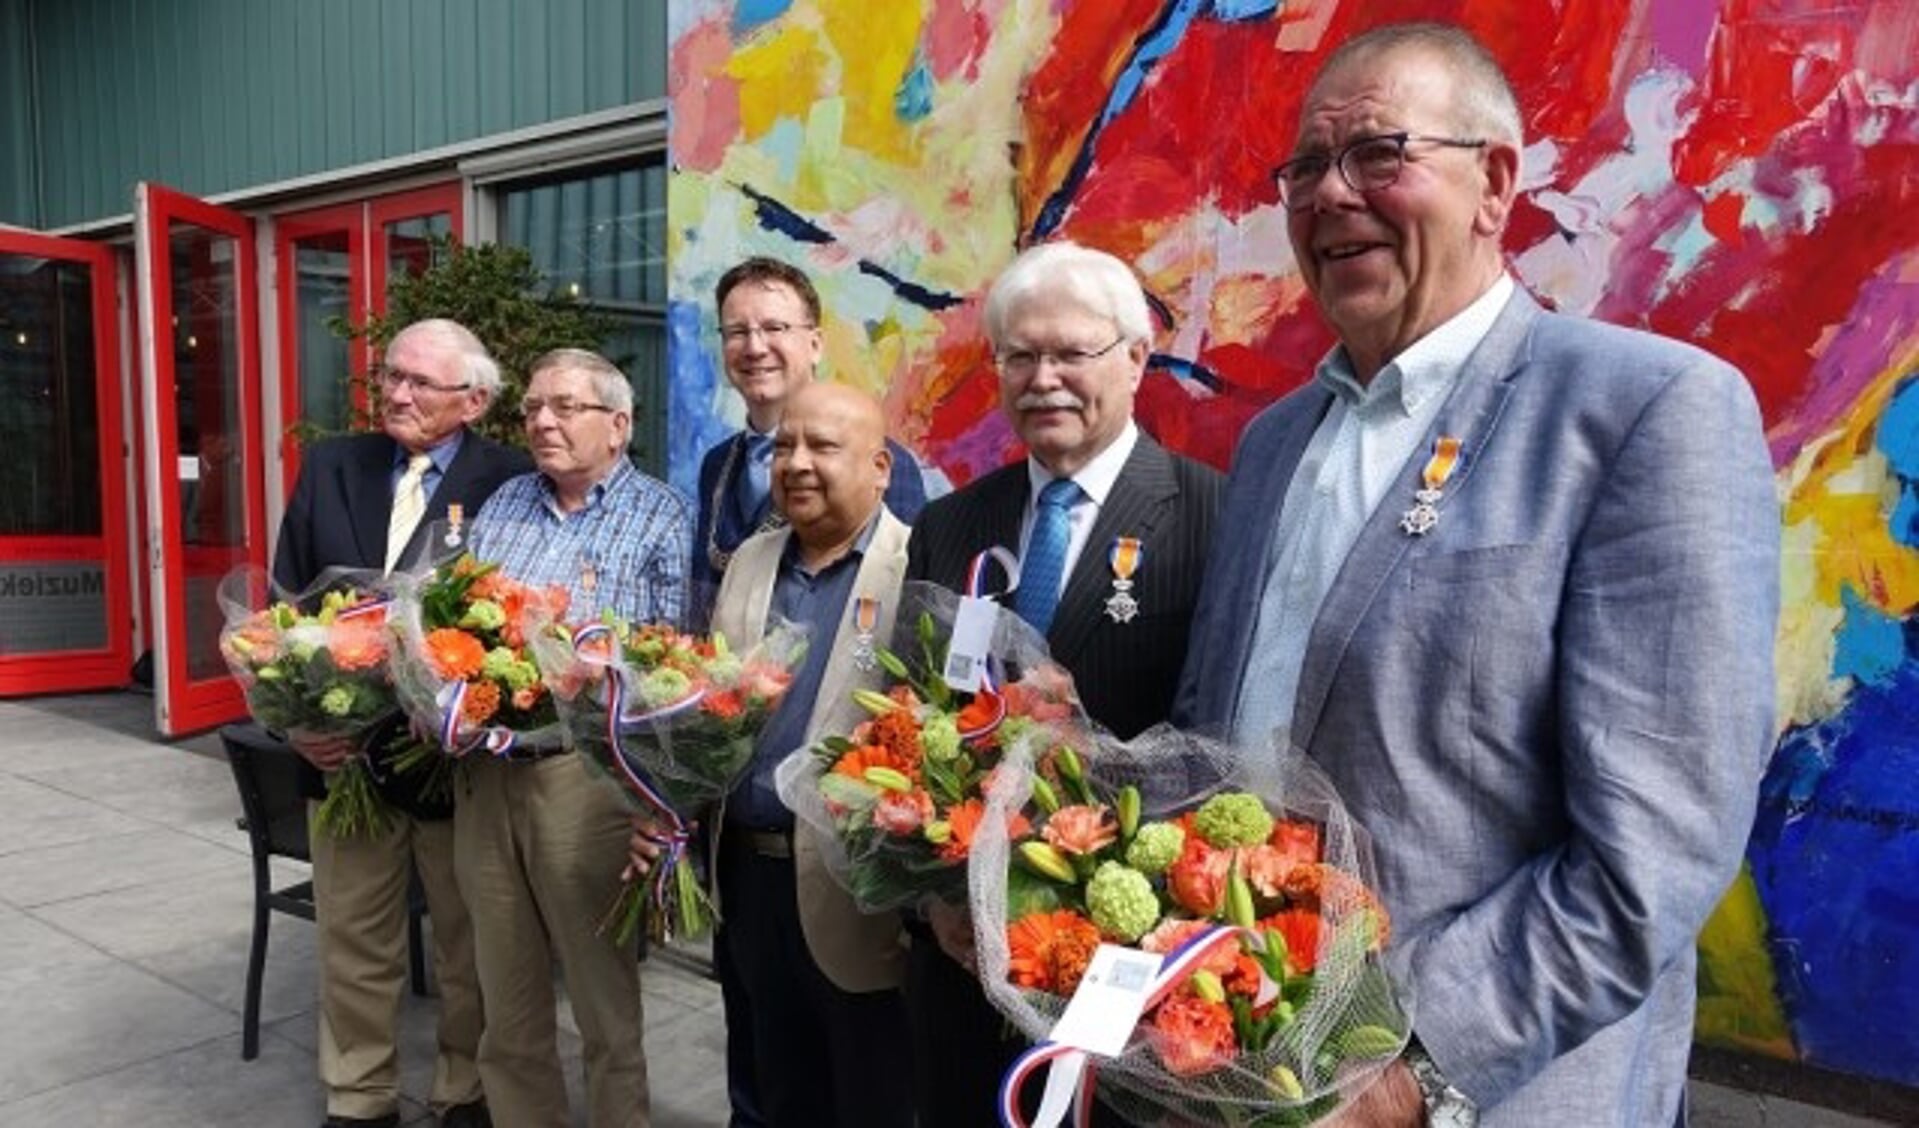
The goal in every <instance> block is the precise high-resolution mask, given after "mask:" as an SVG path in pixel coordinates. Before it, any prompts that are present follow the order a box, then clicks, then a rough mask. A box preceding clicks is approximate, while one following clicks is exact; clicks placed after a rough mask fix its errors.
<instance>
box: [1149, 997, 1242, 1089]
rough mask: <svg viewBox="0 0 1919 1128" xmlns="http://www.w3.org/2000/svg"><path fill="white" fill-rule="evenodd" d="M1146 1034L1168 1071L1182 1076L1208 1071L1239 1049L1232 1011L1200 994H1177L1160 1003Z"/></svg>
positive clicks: (1227, 1059)
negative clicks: (1234, 1033)
mask: <svg viewBox="0 0 1919 1128" xmlns="http://www.w3.org/2000/svg"><path fill="white" fill-rule="evenodd" d="M1146 1034H1147V1040H1148V1041H1149V1042H1150V1043H1151V1044H1152V1047H1153V1049H1154V1050H1155V1051H1157V1052H1158V1054H1159V1060H1160V1061H1161V1062H1162V1063H1164V1064H1165V1066H1166V1069H1167V1071H1168V1072H1171V1073H1174V1074H1176V1075H1178V1076H1181V1077H1190V1076H1192V1075H1193V1074H1196V1073H1209V1072H1211V1071H1213V1070H1215V1069H1218V1068H1219V1067H1221V1066H1223V1065H1226V1064H1228V1063H1229V1062H1231V1061H1232V1060H1233V1057H1234V1055H1235V1054H1237V1053H1238V1052H1239V1042H1238V1040H1237V1039H1235V1038H1234V1037H1233V1012H1232V1011H1231V1010H1229V1009H1228V1008H1227V1006H1226V1004H1225V1003H1210V1002H1207V1001H1206V1000H1205V999H1202V998H1200V997H1199V996H1198V995H1187V994H1181V995H1175V996H1173V997H1172V998H1170V999H1168V1000H1166V1001H1165V1002H1164V1003H1161V1004H1160V1006H1159V1009H1158V1010H1155V1011H1154V1012H1153V1014H1152V1017H1151V1018H1149V1019H1147V1023H1146Z"/></svg>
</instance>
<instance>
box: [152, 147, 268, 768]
mask: <svg viewBox="0 0 1919 1128" xmlns="http://www.w3.org/2000/svg"><path fill="white" fill-rule="evenodd" d="M134 233H135V254H136V257H137V267H136V270H135V274H136V275H137V281H138V285H139V295H140V301H139V306H140V310H139V320H140V327H141V356H142V358H143V364H142V365H141V367H142V369H143V371H142V373H141V381H140V384H141V388H140V391H141V405H142V409H143V410H142V415H143V416H144V419H143V423H144V427H145V438H146V441H145V443H144V446H143V454H144V457H145V463H146V466H145V470H144V473H143V474H142V479H143V481H144V482H145V484H146V494H147V520H148V522H149V534H148V536H149V543H150V544H151V545H152V551H153V556H154V563H155V564H156V568H155V572H156V576H155V583H154V585H153V604H154V606H153V608H152V615H151V616H150V621H151V622H152V631H153V650H154V709H155V723H156V724H157V725H158V726H159V729H160V731H161V732H163V733H165V734H167V735H169V736H173V735H178V734H182V733H187V732H193V731H196V730H198V729H204V728H208V727H211V726H213V725H217V724H222V723H225V722H227V721H231V720H237V719H239V718H241V717H243V716H245V714H246V707H245V704H244V701H243V699H242V697H241V694H240V689H239V686H238V684H237V683H235V682H234V681H233V680H232V679H231V678H230V677H228V676H227V669H226V663H225V662H224V661H223V660H222V659H221V657H220V648H219V636H220V628H221V626H222V625H223V624H224V617H223V615H222V612H221V608H220V603H219V598H218V593H219V588H220V582H221V581H222V580H223V579H225V578H226V576H227V575H228V574H229V573H230V572H232V571H233V570H234V569H235V568H239V567H241V566H244V565H249V564H250V565H255V566H257V567H259V568H261V569H262V570H264V569H265V567H266V562H267V551H266V512H265V506H264V504H263V498H264V491H265V477H266V475H265V465H266V458H265V453H264V452H265V448H264V446H263V445H262V442H261V435H260V404H259V388H260V371H259V368H260V365H259V337H258V330H257V328H256V327H257V325H258V321H257V319H256V313H255V308H254V295H255V293H256V291H255V287H254V276H255V266H254V243H253V224H252V221H251V220H249V219H248V218H247V217H245V216H243V215H241V214H239V213H238V212H234V211H230V210H228V209H225V208H219V207H215V206H213V205H211V204H208V203H205V202H204V201H201V200H197V199H194V198H193V197H191V196H186V195H182V194H181V193H179V192H175V191H172V190H171V189H167V188H162V187H159V186H158V185H153V184H144V183H143V184H140V185H139V186H138V187H137V188H136V189H135V207H134Z"/></svg>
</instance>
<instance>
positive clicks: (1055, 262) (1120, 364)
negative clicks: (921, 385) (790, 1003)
mask: <svg viewBox="0 0 1919 1128" xmlns="http://www.w3.org/2000/svg"><path fill="white" fill-rule="evenodd" d="M985 313H986V332H987V335H988V336H989V337H990V338H991V339H992V343H993V355H994V358H995V361H996V364H997V367H998V371H999V397H1000V409H1001V410H1002V411H1004V412H1005V413H1006V416H1007V418H1008V419H1009V420H1010V421H1011V422H1012V424H1013V429H1014V430H1015V431H1016V432H1018V434H1019V437H1020V439H1021V440H1022V441H1023V442H1024V443H1025V445H1026V457H1025V458H1023V459H1021V460H1019V461H1018V462H1016V463H1014V464H1012V465H1010V466H1006V467H1003V468H1001V469H999V470H996V471H994V472H993V473H991V474H987V475H986V476H984V477H982V478H979V479H977V480H976V481H974V482H971V483H969V484H968V485H967V486H966V487H965V488H963V489H961V490H959V491H958V492H956V493H953V494H949V495H947V496H946V497H944V498H941V499H939V500H938V501H935V502H933V503H932V504H930V505H928V506H927V507H926V510H925V511H924V512H923V513H921V514H920V519H919V521H918V522H917V523H916V524H915V525H914V527H913V539H912V541H911V542H910V543H909V544H908V546H907V553H908V563H907V571H906V575H907V579H909V580H931V581H933V582H935V583H939V584H943V585H945V586H947V587H949V588H953V589H955V590H961V589H963V588H964V585H965V577H966V573H967V567H968V565H969V564H970V563H971V562H972V560H973V558H974V557H975V556H977V555H978V554H980V553H981V552H983V551H985V550H987V549H990V548H993V547H996V546H998V547H1004V548H1006V549H1008V550H1010V551H1017V553H1018V556H1019V561H1020V568H1019V570H1020V577H1019V584H1018V586H1017V587H1016V588H1015V589H1014V590H1013V592H1012V593H1011V598H1010V601H1009V602H1010V607H1011V609H1012V610H1013V611H1014V612H1016V613H1017V614H1018V615H1019V616H1020V617H1021V618H1023V619H1025V620H1026V621H1027V622H1029V623H1031V624H1032V625H1033V627H1034V629H1036V630H1038V631H1039V632H1040V633H1041V634H1043V635H1045V636H1046V642H1047V645H1048V647H1049V648H1050V649H1051V651H1052V655H1053V657H1054V658H1055V659H1057V660H1058V661H1059V662H1060V664H1061V665H1063V666H1065V667H1066V669H1067V670H1069V671H1071V673H1072V675H1073V678H1074V681H1075V682H1076V684H1077V686H1078V689H1079V694H1080V698H1081V700H1082V701H1083V702H1084V703H1085V706H1086V710H1087V712H1088V713H1089V714H1090V715H1091V716H1092V718H1093V719H1094V720H1096V721H1098V722H1100V723H1101V724H1103V725H1105V726H1106V727H1107V728H1108V729H1110V730H1112V731H1113V732H1114V733H1115V734H1117V735H1118V736H1120V737H1121V738H1131V737H1133V736H1136V735H1138V734H1139V733H1140V732H1141V731H1143V730H1144V729H1146V728H1148V727H1150V726H1152V725H1153V724H1155V723H1157V722H1159V721H1163V720H1165V719H1166V716H1167V714H1168V712H1169V711H1170V709H1171V707H1172V702H1173V694H1174V690H1175V689H1176V688H1177V687H1178V683H1179V671H1180V665H1181V663H1182V662H1183V661H1184V660H1185V657H1186V627H1187V622H1188V618H1189V616H1190V615H1191V612H1192V608H1193V601H1194V600H1195V599H1196V598H1197V596H1198V592H1199V577H1200V571H1201V568H1202V565H1203V561H1204V554H1205V551H1206V546H1207V544H1208V542H1209V541H1210V540H1211V537H1212V528H1213V514H1214V513H1215V512H1216V511H1217V509H1218V508H1219V494H1220V476H1219V474H1218V473H1217V472H1215V471H1214V470H1212V469H1211V468H1209V467H1206V466H1202V465H1200V464H1199V463H1197V462H1193V461H1192V460H1190V459H1187V458H1183V457H1181V456H1179V455H1176V454H1172V453H1169V452H1168V451H1166V450H1165V449H1163V448H1162V447H1161V446H1160V445H1159V444H1158V443H1156V442H1154V441H1153V440H1152V439H1151V438H1150V437H1148V436H1147V435H1145V434H1143V433H1142V432H1141V431H1140V429H1139V427H1138V425H1137V424H1135V423H1134V422H1133V398H1134V395H1135V393H1137V391H1138V390H1139V382H1140V380H1141V379H1142V378H1143V377H1144V376H1145V373H1146V359H1147V356H1148V354H1149V353H1150V352H1151V349H1152V341H1153V322H1152V314H1151V310H1150V307H1149V306H1148V305H1147V302H1146V295H1145V292H1144V291H1143V290H1142V289H1141V288H1140V284H1139V280H1138V278H1136V277H1135V276H1134V274H1133V272H1132V270H1131V269H1129V268H1128V267H1127V266H1126V264H1125V263H1123V262H1121V261H1120V260H1119V259H1117V258H1114V257H1113V256H1112V255H1109V254H1107V253H1105V252H1103V251H1096V250H1092V249H1090V248H1087V247H1081V246H1077V245H1075V244H1073V243H1067V242H1059V243H1047V244H1042V245H1040V246H1037V247H1033V248H1031V249H1029V250H1027V251H1025V252H1024V253H1022V254H1021V255H1019V257H1017V258H1015V259H1014V260H1013V262H1012V264H1011V265H1009V266H1008V267H1007V268H1006V270H1005V271H1004V272H1003V273H1002V274H1001V275H1000V276H999V278H998V279H997V280H996V281H995V282H994V283H993V287H992V290H991V291H990V292H989V293H988V294H987V298H986V311H985ZM909 929H911V930H913V932H914V943H913V947H912V950H911V952H910V954H909V956H908V960H907V973H906V999H907V1007H908V1011H909V1014H910V1017H911V1019H912V1023H913V1033H914V1047H913V1049H914V1065H915V1083H914V1088H915V1093H914V1097H915V1103H916V1105H917V1107H918V1112H919V1123H920V1125H921V1128H937V1126H944V1125H952V1126H954V1128H962V1126H964V1128H971V1126H973V1125H978V1124H988V1123H992V1121H993V1118H994V1115H995V1114H994V1096H995V1093H996V1092H997V1090H998V1087H999V1079H1000V1074H1001V1073H1002V1072H1003V1071H1004V1070H1005V1068H1006V1067H1007V1066H1008V1065H1010V1064H1011V1062H1012V1060H1013V1058H1014V1057H1016V1056H1017V1055H1018V1053H1019V1051H1020V1050H1021V1049H1022V1048H1023V1043H1021V1042H1020V1041H1018V1040H1017V1039H1014V1038H1009V1037H1007V1036H1006V1035H1005V1033H1004V1028H1005V1024H1004V1022H1003V1020H1002V1019H1001V1018H1000V1017H999V1015H998V1014H997V1013H995V1012H994V1011H993V1009H992V1008H991V1007H990V1006H988V1005H987V1003H986V1001H985V997H984V996H983V995H982V994H981V993H980V987H979V984H978V982H977V981H975V980H974V979H973V977H972V973H971V971H970V970H969V969H970V967H971V965H972V960H973V953H972V929H971V924H970V923H969V922H968V921H967V920H966V919H965V914H964V912H963V911H962V910H958V909H951V908H941V909H933V910H929V913H928V920H927V921H926V922H924V923H923V924H918V925H917V927H915V926H914V922H909ZM935 940H937V944H935V943H934V941H935ZM1035 1095H1036V1094H1035Z"/></svg>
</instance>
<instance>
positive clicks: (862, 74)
mask: <svg viewBox="0 0 1919 1128" xmlns="http://www.w3.org/2000/svg"><path fill="white" fill-rule="evenodd" d="M819 12H820V19H821V23H822V24H823V25H824V27H825V31H826V37H827V39H828V40H830V41H831V42H832V44H833V47H834V49H835V51H836V52H837V53H838V55H839V57H840V60H841V73H840V82H839V92H840V94H841V96H842V97H844V98H845V99H846V102H847V105H849V106H851V107H852V112H850V113H849V114H848V115H847V118H846V136H845V138H844V141H845V144H846V145H847V146H848V147H849V148H855V149H863V150H865V151H867V152H869V153H871V154H873V155H874V156H876V157H881V158H884V159H887V160H891V161H897V162H899V163H901V164H908V165H910V164H916V163H918V161H919V150H918V142H917V138H916V136H915V131H914V130H913V128H912V127H911V126H910V125H909V124H908V123H906V122H903V121H901V120H900V117H899V114H898V113H897V112H895V110H894V95H895V94H896V93H897V92H898V91H899V88H900V84H901V82H902V81H903V80H904V79H905V78H906V72H907V70H908V69H909V68H910V67H912V65H913V58H914V55H915V53H916V52H917V51H918V49H919V39H920V25H921V23H922V20H923V13H922V10H921V6H920V5H919V4H916V3H909V2H906V0H888V2H887V3H880V4H875V3H873V2H872V0H822V2H821V3H820V5H819Z"/></svg>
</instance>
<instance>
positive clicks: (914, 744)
mask: <svg viewBox="0 0 1919 1128" xmlns="http://www.w3.org/2000/svg"><path fill="white" fill-rule="evenodd" d="M866 739H867V740H869V741H871V742H872V743H874V744H877V745H880V746H881V747H883V748H885V749H886V751H887V753H888V754H889V755H890V756H891V757H892V758H893V759H894V760H895V761H897V763H896V764H895V765H892V766H898V764H911V765H912V766H913V771H914V772H915V773H917V772H918V770H919V765H920V757H921V756H922V755H923V754H924V753H923V752H921V750H920V723H919V721H918V719H916V718H915V717H914V716H913V714H912V712H911V711H910V710H906V709H894V710H893V711H892V712H890V713H886V714H885V715H883V716H878V717H875V718H873V721H872V727H871V728H869V729H868V730H867V734H866ZM900 770H901V771H905V770H906V769H905V768H900Z"/></svg>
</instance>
